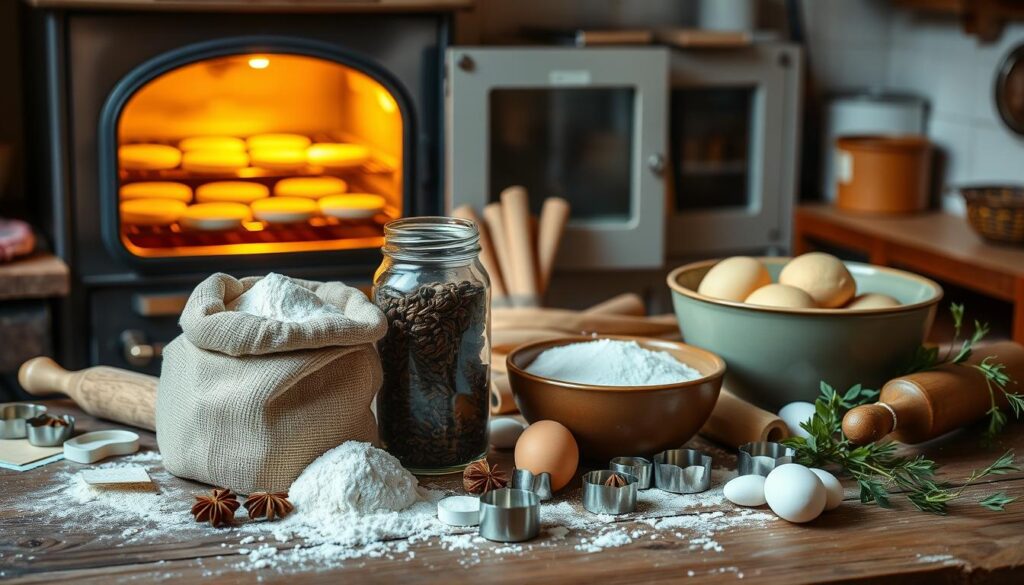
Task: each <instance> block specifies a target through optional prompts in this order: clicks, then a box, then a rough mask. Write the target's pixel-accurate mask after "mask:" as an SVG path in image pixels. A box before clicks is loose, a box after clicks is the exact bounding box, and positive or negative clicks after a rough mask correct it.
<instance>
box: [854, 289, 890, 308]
mask: <svg viewBox="0 0 1024 585" xmlns="http://www.w3.org/2000/svg"><path fill="white" fill-rule="evenodd" d="M898 306H900V302H899V301H897V300H896V299H894V298H892V297H890V296H889V295H883V294H880V293H864V294H862V295H857V296H855V297H853V300H852V301H850V304H848V305H846V308H847V309H853V310H857V309H884V308H886V307H898Z"/></svg>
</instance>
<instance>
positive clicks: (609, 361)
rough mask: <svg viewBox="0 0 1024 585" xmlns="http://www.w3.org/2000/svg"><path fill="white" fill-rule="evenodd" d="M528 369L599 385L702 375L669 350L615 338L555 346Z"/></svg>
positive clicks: (653, 382)
mask: <svg viewBox="0 0 1024 585" xmlns="http://www.w3.org/2000/svg"><path fill="white" fill-rule="evenodd" d="M526 371H527V372H529V373H531V374H533V375H535V376H542V377H545V378H552V379H555V380H561V381H563V382H575V383H577V384H596V385H600V386H655V385H660V384H675V383H678V382H685V381H687V380H696V379H697V378H700V377H701V374H700V372H698V371H697V370H695V369H693V368H691V367H690V366H688V365H686V364H684V363H682V362H680V361H679V360H677V359H676V358H674V357H672V356H671V355H670V354H668V353H666V352H663V351H651V350H649V349H646V348H643V347H640V345H639V344H638V343H637V342H635V341H618V340H614V339H598V340H594V341H586V342H583V343H571V344H569V345H562V346H559V347H553V348H551V349H548V350H546V351H544V352H542V353H541V354H540V355H539V356H537V358H536V359H535V360H533V363H532V364H530V366H529V367H528V368H527V369H526Z"/></svg>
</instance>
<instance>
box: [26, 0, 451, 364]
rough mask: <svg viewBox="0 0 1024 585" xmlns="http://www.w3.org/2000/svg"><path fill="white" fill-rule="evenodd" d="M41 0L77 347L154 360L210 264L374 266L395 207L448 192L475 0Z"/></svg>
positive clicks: (397, 213) (42, 158)
mask: <svg viewBox="0 0 1024 585" xmlns="http://www.w3.org/2000/svg"><path fill="white" fill-rule="evenodd" d="M30 4H31V6H30V7H29V8H27V9H26V11H25V18H26V20H27V23H26V26H27V27H28V30H31V31H32V32H31V33H30V34H29V35H28V40H29V44H30V46H29V47H27V48H26V56H27V62H26V67H25V70H26V71H27V72H29V73H28V75H29V76H30V79H29V80H27V81H29V83H28V87H29V88H30V92H31V95H30V100H31V101H29V102H28V103H32V104H35V105H34V107H33V108H30V113H31V114H33V118H34V119H33V120H32V121H31V124H32V125H31V127H32V128H33V130H32V136H34V137H35V138H34V139H33V140H32V144H31V147H33V148H34V150H35V152H34V153H33V155H34V156H33V157H32V159H33V160H34V161H36V162H37V163H38V167H37V168H35V169H34V172H33V173H32V177H33V187H34V192H35V193H36V195H37V205H38V207H39V210H40V214H39V215H40V217H43V218H45V224H46V231H47V235H48V236H49V237H50V239H51V240H52V242H53V245H54V248H55V251H56V253H57V254H58V255H59V256H61V257H62V258H64V259H65V260H66V261H67V262H68V264H69V265H70V266H71V268H72V275H73V286H72V295H71V296H70V298H69V299H68V301H67V302H66V304H65V306H63V307H61V314H60V318H58V319H57V322H58V323H60V324H61V327H60V331H58V337H57V340H58V352H59V357H60V358H61V359H62V361H64V362H65V363H66V364H67V365H68V366H70V367H82V366H85V365H88V364H91V363H103V364H110V365H117V366H122V367H134V368H136V369H141V370H146V371H151V372H152V371H156V369H157V368H158V367H159V360H158V359H155V357H156V355H157V354H159V350H160V347H161V343H162V342H165V341H167V340H169V339H171V338H172V337H173V336H174V335H175V334H176V333H177V323H176V320H177V316H178V313H179V312H180V309H181V306H182V304H183V303H184V300H185V298H186V295H187V294H188V291H190V290H191V289H192V287H193V286H194V285H195V284H196V283H197V282H198V281H199V280H200V279H201V278H203V277H205V276H206V275H208V274H209V273H211V272H216V271H227V272H231V273H232V274H234V275H244V274H257V273H265V272H267V271H271V270H281V271H287V273H288V274H289V275H292V276H297V277H309V278H341V279H346V280H350V281H353V282H355V281H360V280H367V279H368V278H369V276H370V275H371V274H372V270H373V267H374V266H376V265H377V264H378V263H379V256H378V254H379V251H378V249H379V247H380V245H381V242H382V228H383V224H384V223H385V222H386V221H388V220H391V219H394V218H397V217H402V216H408V215H423V214H433V213H438V212H440V211H442V209H441V198H440V196H439V192H440V187H439V185H440V177H439V172H440V168H441V161H440V160H439V153H440V152H441V146H442V145H441V132H440V131H439V125H440V113H441V110H442V107H443V106H442V100H441V95H442V87H441V84H442V77H443V76H442V73H441V71H442V69H443V66H442V64H443V58H444V51H445V48H446V46H447V44H448V39H449V20H450V14H449V13H448V12H447V11H448V10H450V9H452V8H455V7H458V6H460V5H464V4H466V2H464V1H454V0H452V1H448V2H422V1H415V0H397V1H389V0H381V1H379V2H365V3H364V2H351V1H350V2H342V1H338V2H323V1H304V0H298V1H291V2H273V1H271V2H258V3H255V2H254V3H246V2H237V1H235V2H189V1H187V0H163V1H160V2H156V1H150V2H146V1H139V2H103V1H99V2H87V1H82V0H63V1H61V0H35V1H34V2H30Z"/></svg>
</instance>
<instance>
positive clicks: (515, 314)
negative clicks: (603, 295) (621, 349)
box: [491, 308, 679, 336]
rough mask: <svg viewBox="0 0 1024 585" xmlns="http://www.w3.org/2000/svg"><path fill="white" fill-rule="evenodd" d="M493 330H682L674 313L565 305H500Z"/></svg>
mask: <svg viewBox="0 0 1024 585" xmlns="http://www.w3.org/2000/svg"><path fill="white" fill-rule="evenodd" d="M491 327H492V331H498V330H500V329H553V330H557V331H564V332H566V333H571V334H581V333H598V334H606V335H637V336H652V335H662V334H666V333H674V332H676V331H678V327H679V325H678V324H677V322H676V320H675V317H674V316H672V315H658V316H655V317H633V316H628V315H602V314H590V313H582V312H578V311H569V310H565V309H539V308H538V309H499V308H495V309H494V310H493V311H492V312H491Z"/></svg>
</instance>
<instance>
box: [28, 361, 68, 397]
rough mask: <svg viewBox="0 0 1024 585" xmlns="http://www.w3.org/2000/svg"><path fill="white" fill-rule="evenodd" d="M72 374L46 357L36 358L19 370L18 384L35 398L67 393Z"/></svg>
mask: <svg viewBox="0 0 1024 585" xmlns="http://www.w3.org/2000/svg"><path fill="white" fill-rule="evenodd" d="M70 375H71V373H70V372H68V371H67V370H65V369H64V368H62V367H60V364H58V363H57V362H55V361H53V360H52V359H50V358H48V357H46V356H39V357H34V358H32V359H30V360H28V361H27V362H25V363H23V364H21V367H20V368H18V383H20V384H21V387H22V388H24V389H25V391H26V392H28V393H29V394H31V395H33V396H42V395H45V394H52V393H54V392H65V384H66V383H67V382H66V381H67V380H68V378H69V376H70Z"/></svg>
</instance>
